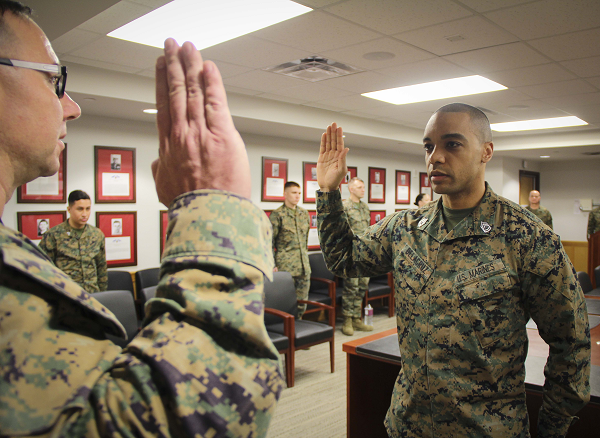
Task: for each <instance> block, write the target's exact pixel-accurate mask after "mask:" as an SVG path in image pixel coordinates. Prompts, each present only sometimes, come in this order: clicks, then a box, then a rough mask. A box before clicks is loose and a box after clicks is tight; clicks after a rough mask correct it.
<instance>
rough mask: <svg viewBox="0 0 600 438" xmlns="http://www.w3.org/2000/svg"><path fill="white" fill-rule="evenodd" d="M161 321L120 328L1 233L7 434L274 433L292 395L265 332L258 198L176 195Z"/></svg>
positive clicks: (263, 231)
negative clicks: (121, 340) (282, 402)
mask: <svg viewBox="0 0 600 438" xmlns="http://www.w3.org/2000/svg"><path fill="white" fill-rule="evenodd" d="M169 219H170V220H169V228H168V238H167V242H166V245H165V251H164V255H163V261H162V267H161V280H160V284H159V286H158V291H157V295H156V298H155V299H153V300H151V301H149V303H148V304H147V308H146V310H147V313H148V314H149V317H148V318H147V319H146V320H145V322H144V327H143V328H142V330H141V332H140V333H139V334H138V335H137V336H136V337H135V338H134V340H133V341H132V342H131V343H130V344H129V345H128V347H127V348H126V349H125V350H121V349H120V348H119V347H117V346H116V345H115V344H113V343H112V342H111V341H109V340H105V339H104V333H105V332H109V333H112V334H116V335H119V334H120V335H121V336H125V332H124V330H123V328H122V326H121V325H120V324H119V323H118V322H117V321H116V319H115V317H114V316H113V315H112V313H110V312H109V311H108V310H106V309H105V308H104V307H103V306H102V305H101V304H100V303H99V302H97V301H96V300H94V299H93V296H92V295H89V294H87V293H85V291H84V290H83V289H82V288H81V287H80V286H79V285H77V284H76V283H75V282H73V281H72V280H71V279H70V278H69V277H68V276H67V275H65V274H64V273H63V272H61V271H60V270H58V269H57V268H56V267H55V266H54V265H53V264H52V263H51V262H50V260H49V259H48V258H47V257H46V256H45V255H43V254H42V253H41V252H40V251H39V250H38V249H37V248H36V247H35V245H34V244H33V243H32V242H31V241H29V240H28V239H27V238H26V237H24V236H23V235H22V234H20V233H17V232H15V231H12V230H10V229H8V228H5V227H4V226H0V251H1V252H0V255H1V257H2V259H1V264H0V342H1V351H2V353H1V356H0V357H1V360H0V371H1V377H0V419H1V420H0V435H1V436H14V435H19V436H30V435H34V434H35V435H36V436H72V437H84V436H85V437H99V436H103V437H126V436H127V437H134V436H135V437H157V436H159V437H168V436H172V437H199V436H202V437H264V436H266V432H267V427H268V425H269V421H270V419H271V417H272V415H273V413H274V409H275V404H276V401H277V399H278V398H279V395H280V393H281V390H282V388H283V379H282V376H281V371H280V369H281V368H280V363H279V355H278V354H277V351H276V350H275V348H274V347H273V344H272V343H271V341H270V340H269V337H268V335H267V333H266V330H265V327H264V323H263V293H262V291H263V284H264V277H265V276H267V277H269V278H271V277H272V270H273V261H272V256H271V227H270V226H269V222H268V221H267V219H266V217H265V215H264V213H263V212H262V211H261V210H259V209H258V208H257V207H256V206H254V205H253V204H252V203H251V202H250V201H249V200H245V199H243V198H239V197H237V196H236V195H233V194H230V193H226V192H218V191H214V190H199V191H195V192H190V193H187V194H185V195H182V196H180V197H178V198H177V199H176V200H175V201H174V202H173V204H172V205H171V208H170V209H169Z"/></svg>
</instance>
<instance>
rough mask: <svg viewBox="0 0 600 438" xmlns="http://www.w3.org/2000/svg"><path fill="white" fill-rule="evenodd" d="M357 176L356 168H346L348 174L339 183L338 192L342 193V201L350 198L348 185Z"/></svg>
mask: <svg viewBox="0 0 600 438" xmlns="http://www.w3.org/2000/svg"><path fill="white" fill-rule="evenodd" d="M357 176H358V168H357V167H350V166H348V172H347V173H346V176H345V177H344V179H343V180H342V182H341V183H340V192H341V193H342V199H348V198H350V190H348V183H349V182H350V180H351V179H352V178H356V177H357Z"/></svg>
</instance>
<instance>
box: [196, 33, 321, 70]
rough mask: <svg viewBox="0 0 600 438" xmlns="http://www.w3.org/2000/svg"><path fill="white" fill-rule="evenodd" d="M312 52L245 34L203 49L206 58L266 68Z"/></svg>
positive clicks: (303, 56)
mask: <svg viewBox="0 0 600 438" xmlns="http://www.w3.org/2000/svg"><path fill="white" fill-rule="evenodd" d="M310 55H312V53H311V52H307V51H304V50H299V49H293V48H291V47H286V46H283V45H281V44H276V43H272V42H270V41H265V40H262V39H259V38H253V37H251V36H243V37H239V38H236V39H233V40H230V41H226V42H224V43H221V44H217V45H216V46H212V47H208V48H206V49H204V50H202V56H203V57H204V59H212V60H219V61H225V62H229V63H231V64H235V65H242V66H245V67H250V68H264V67H271V66H273V65H278V64H282V63H284V62H288V61H293V60H296V59H301V58H305V57H307V56H310Z"/></svg>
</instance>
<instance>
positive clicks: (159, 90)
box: [156, 56, 171, 156]
mask: <svg viewBox="0 0 600 438" xmlns="http://www.w3.org/2000/svg"><path fill="white" fill-rule="evenodd" d="M156 109H157V111H158V112H157V114H156V126H157V128H158V139H159V140H158V141H159V151H158V155H159V156H162V155H164V154H165V153H166V152H167V147H168V144H169V142H168V141H166V140H167V139H168V136H169V132H170V131H171V115H170V114H169V85H168V84H167V62H166V60H165V57H164V56H160V57H159V58H158V59H157V60H156ZM163 140H164V141H163Z"/></svg>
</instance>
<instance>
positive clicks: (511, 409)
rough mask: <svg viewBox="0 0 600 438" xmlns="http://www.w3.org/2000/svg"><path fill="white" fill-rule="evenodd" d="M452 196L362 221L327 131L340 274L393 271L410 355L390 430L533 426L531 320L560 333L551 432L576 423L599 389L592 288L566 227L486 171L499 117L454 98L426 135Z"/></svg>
mask: <svg viewBox="0 0 600 438" xmlns="http://www.w3.org/2000/svg"><path fill="white" fill-rule="evenodd" d="M423 147H424V151H425V163H426V166H427V173H428V176H429V178H430V180H431V184H432V188H433V190H434V191H435V192H436V193H439V194H440V195H441V197H440V198H439V199H438V200H437V201H436V202H431V203H429V204H427V205H426V206H424V207H421V208H420V209H415V210H404V211H401V212H398V213H395V214H393V215H390V216H388V217H387V218H386V219H385V220H383V221H382V222H380V223H378V224H375V225H373V226H371V227H369V228H368V229H367V230H366V232H365V233H363V234H361V235H355V234H354V233H353V232H352V228H351V227H350V225H349V223H348V220H347V215H346V213H345V212H344V209H343V205H342V202H341V199H340V193H339V190H337V188H338V186H339V183H340V181H341V179H342V178H343V177H344V174H345V173H346V154H347V153H348V149H346V148H344V140H343V132H342V129H341V128H338V127H337V125H336V124H333V125H331V126H329V127H328V128H327V132H326V133H324V134H323V136H322V138H321V148H320V155H319V160H318V163H317V175H318V178H317V181H318V184H319V187H320V191H317V211H318V221H319V238H320V242H321V249H322V250H323V254H324V256H325V260H326V262H327V266H328V267H329V269H331V270H332V272H334V273H335V274H336V275H340V276H343V277H364V276H373V275H381V274H384V273H386V272H388V271H390V270H391V271H393V273H394V282H395V290H396V305H395V307H396V323H397V326H398V327H397V328H398V342H399V347H400V355H401V358H402V368H401V370H400V374H399V376H398V379H397V380H396V384H395V387H394V391H393V395H392V400H391V405H390V408H389V410H388V413H387V416H386V419H385V426H386V429H387V432H388V434H389V436H390V437H393V438H397V437H433V436H435V437H465V436H472V437H475V436H476V437H498V438H500V437H502V438H504V437H509V436H510V437H527V436H529V418H528V413H527V404H526V398H525V367H524V364H525V359H526V357H527V348H528V338H527V328H526V324H527V322H528V320H529V319H530V318H532V319H533V320H534V321H535V323H536V324H537V327H538V330H539V333H540V335H541V337H542V338H543V339H544V340H545V341H546V343H548V344H549V346H550V354H549V358H548V361H547V364H546V367H545V370H544V375H545V378H546V381H545V384H544V394H543V401H542V407H541V409H540V412H539V417H538V429H537V430H538V436H539V437H564V436H565V435H566V434H567V431H568V429H569V426H570V425H571V423H573V422H574V421H575V420H576V417H575V414H576V413H577V412H578V411H579V410H580V409H581V408H582V407H583V406H584V405H585V404H586V403H587V402H588V400H589V397H590V382H589V376H590V352H591V346H590V333H589V324H588V317H587V309H586V302H585V299H584V296H583V292H582V290H581V287H580V286H579V282H578V281H577V277H576V274H575V270H574V268H573V265H572V264H571V262H570V261H569V258H568V257H567V255H566V254H565V251H564V249H563V247H562V244H561V242H560V239H559V237H558V236H557V235H556V234H555V233H554V232H553V231H552V230H551V229H550V228H548V227H546V226H544V225H543V224H541V223H540V222H539V221H538V220H534V219H533V218H532V217H531V214H529V213H527V212H525V211H524V209H523V208H522V207H521V206H519V205H517V204H515V203H513V202H511V201H508V200H507V199H504V198H502V197H500V196H498V195H497V194H496V193H494V192H493V191H492V189H491V187H490V186H489V185H488V184H487V183H486V182H485V168H486V164H487V163H488V162H489V161H490V160H491V158H492V155H493V150H494V145H493V143H492V134H491V130H490V125H489V121H488V119H487V117H486V116H485V114H484V113H483V112H481V111H480V110H479V109H477V108H475V107H472V106H470V105H466V104H460V103H455V104H449V105H445V106H443V107H441V108H440V109H439V110H437V111H436V112H435V113H434V114H433V116H432V117H431V118H430V119H429V122H428V123H427V126H426V128H425V135H424V138H423Z"/></svg>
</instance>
